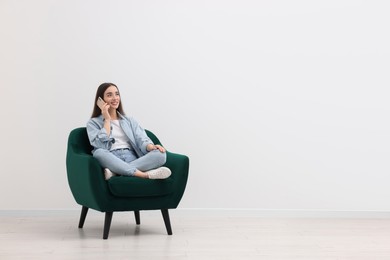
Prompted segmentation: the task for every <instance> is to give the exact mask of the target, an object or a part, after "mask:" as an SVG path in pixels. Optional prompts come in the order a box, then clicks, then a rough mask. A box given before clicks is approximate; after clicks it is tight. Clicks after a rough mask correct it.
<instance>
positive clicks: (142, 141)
mask: <svg viewBox="0 0 390 260" xmlns="http://www.w3.org/2000/svg"><path fill="white" fill-rule="evenodd" d="M125 119H126V120H127V122H128V123H129V124H130V127H131V130H132V132H133V136H134V141H135V144H136V145H137V147H138V148H139V149H140V150H141V152H142V153H143V154H147V153H148V151H147V150H146V146H147V145H148V144H153V142H152V140H151V139H150V138H149V137H148V135H147V134H146V132H145V129H144V128H142V127H141V126H140V124H139V123H138V122H137V121H136V120H135V119H134V118H133V117H125Z"/></svg>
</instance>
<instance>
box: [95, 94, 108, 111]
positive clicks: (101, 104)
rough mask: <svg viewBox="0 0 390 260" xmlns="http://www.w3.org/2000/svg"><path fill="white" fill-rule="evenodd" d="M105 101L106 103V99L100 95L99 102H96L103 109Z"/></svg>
mask: <svg viewBox="0 0 390 260" xmlns="http://www.w3.org/2000/svg"><path fill="white" fill-rule="evenodd" d="M104 103H106V102H104V100H103V99H102V98H101V97H99V98H98V100H97V102H96V105H97V106H98V107H99V108H100V109H103V106H104Z"/></svg>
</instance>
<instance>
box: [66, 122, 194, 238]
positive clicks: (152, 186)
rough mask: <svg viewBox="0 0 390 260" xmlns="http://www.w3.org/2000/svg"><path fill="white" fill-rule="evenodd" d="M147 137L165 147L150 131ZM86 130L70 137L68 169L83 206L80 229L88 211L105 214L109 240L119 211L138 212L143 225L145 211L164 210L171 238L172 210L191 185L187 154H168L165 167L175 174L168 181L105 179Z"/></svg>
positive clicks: (76, 197)
mask: <svg viewBox="0 0 390 260" xmlns="http://www.w3.org/2000/svg"><path fill="white" fill-rule="evenodd" d="M146 133H147V135H148V136H149V137H150V138H151V139H152V141H153V142H154V143H155V144H161V142H160V141H159V140H158V138H157V137H156V136H155V135H154V134H153V133H152V132H150V131H148V130H146ZM91 151H92V146H91V145H90V143H89V140H88V136H87V131H86V128H85V127H80V128H76V129H74V130H72V131H71V133H70V134H69V138H68V147H67V154H66V170H67V176H68V183H69V187H70V190H71V192H72V194H73V197H74V199H75V200H76V202H77V203H78V204H79V205H81V206H82V210H81V216H80V221H79V228H83V226H84V222H85V218H86V216H87V213H88V209H94V210H97V211H101V212H105V220H104V227H103V239H107V238H108V234H109V231H110V226H111V219H112V215H113V212H115V211H134V215H135V221H136V224H137V225H139V224H140V211H141V210H161V212H162V216H163V219H164V223H165V227H166V230H167V233H168V235H172V228H171V224H170V219H169V213H168V209H174V208H177V206H178V204H179V202H180V200H181V198H182V196H183V194H184V190H185V187H186V184H187V179H188V170H189V159H188V157H187V156H185V155H181V154H175V153H171V152H169V151H167V161H166V163H165V166H166V167H168V168H170V169H171V171H172V175H171V176H170V177H169V178H167V179H164V180H149V179H142V178H135V177H126V176H113V177H111V178H110V179H109V180H107V181H106V180H105V179H104V173H103V168H102V167H101V166H100V164H99V162H98V161H97V160H96V159H95V158H94V157H93V156H92V154H91Z"/></svg>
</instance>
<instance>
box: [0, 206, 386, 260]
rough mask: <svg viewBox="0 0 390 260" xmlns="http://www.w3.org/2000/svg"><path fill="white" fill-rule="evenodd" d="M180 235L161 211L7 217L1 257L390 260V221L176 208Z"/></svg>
mask: <svg viewBox="0 0 390 260" xmlns="http://www.w3.org/2000/svg"><path fill="white" fill-rule="evenodd" d="M170 214H171V223H172V228H173V235H172V236H168V235H167V234H166V230H165V226H164V222H163V219H162V216H161V213H160V212H159V211H147V212H143V211H141V225H140V226H137V225H135V220H134V215H133V214H132V212H127V213H123V212H122V213H114V216H113V219H112V225H111V231H110V235H109V238H108V240H103V239H102V234H103V222H104V214H103V213H100V212H96V211H92V210H90V212H89V213H88V216H87V219H86V222H85V225H84V228H83V229H78V228H77V225H78V218H79V212H76V211H63V212H60V211H59V212H38V213H29V212H23V213H15V212H11V213H7V212H2V213H1V214H0V259H2V260H3V259H145V260H146V259H147V260H153V259H158V260H159V259H196V260H198V259H224V260H226V259H235V260H236V259H238V260H241V259H272V260H274V259H310V260H325V259H338V260H342V259H350V260H360V259H367V260H380V259H386V260H389V259H390V219H387V218H319V217H312V218H303V217H299V218H296V217H295V218H294V217H291V218H279V217H261V216H256V214H246V213H245V212H241V213H239V214H237V213H234V214H232V212H230V211H221V212H217V211H196V210H172V211H170Z"/></svg>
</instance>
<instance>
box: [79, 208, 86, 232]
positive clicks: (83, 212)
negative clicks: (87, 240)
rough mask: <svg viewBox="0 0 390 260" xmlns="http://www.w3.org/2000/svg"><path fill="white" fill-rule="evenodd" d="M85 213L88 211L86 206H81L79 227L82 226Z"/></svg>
mask: <svg viewBox="0 0 390 260" xmlns="http://www.w3.org/2000/svg"><path fill="white" fill-rule="evenodd" d="M87 213H88V208H87V207H85V206H83V207H82V208H81V215H80V221H79V228H83V226H84V222H85V218H86V217H87Z"/></svg>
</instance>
